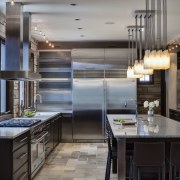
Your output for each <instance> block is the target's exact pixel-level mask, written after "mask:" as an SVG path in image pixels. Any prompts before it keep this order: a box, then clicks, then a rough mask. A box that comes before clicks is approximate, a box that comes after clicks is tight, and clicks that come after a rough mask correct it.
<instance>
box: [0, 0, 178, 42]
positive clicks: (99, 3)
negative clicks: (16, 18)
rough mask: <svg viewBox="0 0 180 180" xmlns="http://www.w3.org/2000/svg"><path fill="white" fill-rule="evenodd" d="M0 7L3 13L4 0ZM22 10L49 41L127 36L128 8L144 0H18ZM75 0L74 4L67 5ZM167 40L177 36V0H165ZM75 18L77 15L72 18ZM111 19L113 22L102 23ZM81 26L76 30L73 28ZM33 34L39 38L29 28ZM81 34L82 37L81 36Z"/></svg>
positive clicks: (139, 6) (139, 7)
mask: <svg viewBox="0 0 180 180" xmlns="http://www.w3.org/2000/svg"><path fill="white" fill-rule="evenodd" d="M6 1H7V0H0V11H2V12H3V13H5V2H6ZM15 2H23V3H24V4H25V5H24V11H26V12H32V24H33V26H35V25H36V24H37V26H38V29H39V30H42V32H44V33H45V35H46V37H48V39H49V40H50V41H94V40H96V41H119V40H127V30H126V28H125V27H126V26H128V25H133V24H134V18H133V17H132V12H133V11H134V10H143V9H145V0H21V1H19V0H18V1H16V0H15ZM71 3H76V4H77V5H76V6H71V5H70V4H71ZM167 3H168V41H171V40H173V39H175V38H176V37H180V23H179V17H180V11H179V7H180V0H167ZM76 18H80V20H79V21H76V20H75V19H76ZM106 22H114V23H115V24H111V25H110V24H105V23H106ZM79 27H80V28H83V29H82V30H78V29H77V28H79ZM32 34H33V36H34V37H35V38H36V39H37V40H39V41H42V40H43V38H42V36H40V35H39V34H38V33H37V32H34V31H33V33H32ZM81 35H84V37H81Z"/></svg>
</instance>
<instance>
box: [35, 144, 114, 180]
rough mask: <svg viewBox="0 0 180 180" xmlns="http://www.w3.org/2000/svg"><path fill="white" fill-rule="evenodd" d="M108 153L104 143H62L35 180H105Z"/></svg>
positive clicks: (112, 176) (112, 178) (112, 177)
mask: <svg viewBox="0 0 180 180" xmlns="http://www.w3.org/2000/svg"><path fill="white" fill-rule="evenodd" d="M107 151H108V150H107V145H106V144H104V143H61V144H59V145H58V146H57V147H56V148H55V150H54V151H53V152H52V153H51V154H50V156H49V157H48V158H47V160H46V163H45V164H44V166H43V168H42V169H41V170H40V172H39V173H38V174H37V175H36V176H35V178H34V180H104V179H105V178H104V177H105V169H106V160H107ZM116 179H117V176H116V175H113V174H112V175H111V180H116Z"/></svg>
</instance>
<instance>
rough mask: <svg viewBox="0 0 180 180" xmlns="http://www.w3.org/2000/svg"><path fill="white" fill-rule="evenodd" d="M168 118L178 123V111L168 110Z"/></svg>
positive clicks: (179, 114)
mask: <svg viewBox="0 0 180 180" xmlns="http://www.w3.org/2000/svg"><path fill="white" fill-rule="evenodd" d="M169 117H170V118H171V119H173V120H176V121H178V122H180V111H179V110H175V109H170V110H169Z"/></svg>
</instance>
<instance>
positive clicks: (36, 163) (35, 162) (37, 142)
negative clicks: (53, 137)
mask: <svg viewBox="0 0 180 180" xmlns="http://www.w3.org/2000/svg"><path fill="white" fill-rule="evenodd" d="M47 135H48V132H47V131H44V125H40V126H39V127H36V128H34V129H33V132H32V133H31V178H33V177H34V175H35V174H36V173H37V171H38V170H39V169H40V168H41V167H42V166H43V164H44V162H45V137H46V136H47Z"/></svg>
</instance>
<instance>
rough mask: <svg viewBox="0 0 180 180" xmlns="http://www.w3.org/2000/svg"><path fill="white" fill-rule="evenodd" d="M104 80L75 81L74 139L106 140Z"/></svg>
mask: <svg viewBox="0 0 180 180" xmlns="http://www.w3.org/2000/svg"><path fill="white" fill-rule="evenodd" d="M103 83H104V79H100V78H99V79H98V78H96V79H74V80H73V139H74V140H79V141H80V140H81V141H82V140H94V141H98V140H103V139H104V85H103Z"/></svg>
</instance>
